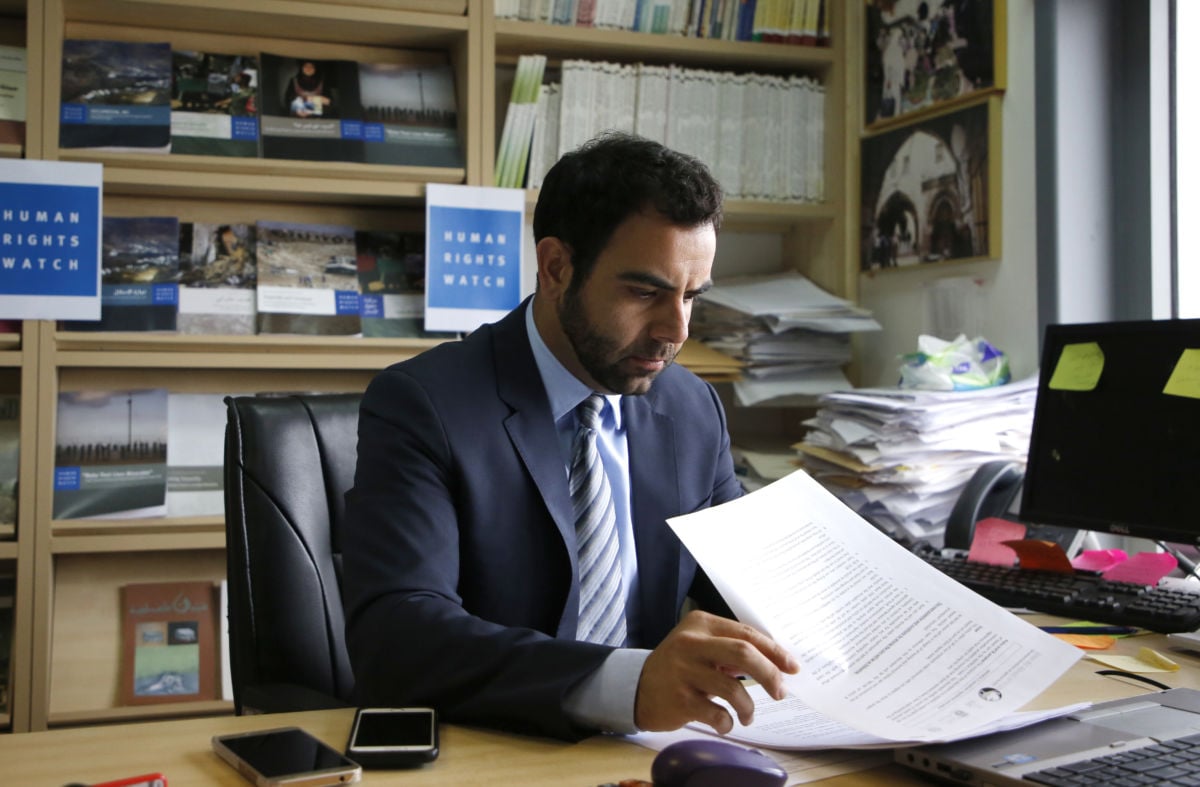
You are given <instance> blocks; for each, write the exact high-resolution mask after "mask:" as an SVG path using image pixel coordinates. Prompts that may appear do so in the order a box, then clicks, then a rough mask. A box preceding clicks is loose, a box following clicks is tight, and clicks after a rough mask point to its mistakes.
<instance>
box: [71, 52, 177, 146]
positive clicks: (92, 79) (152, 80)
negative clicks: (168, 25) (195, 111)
mask: <svg viewBox="0 0 1200 787" xmlns="http://www.w3.org/2000/svg"><path fill="white" fill-rule="evenodd" d="M58 144H59V147H63V148H104V149H108V150H124V151H130V150H132V151H141V152H147V151H157V152H162V153H165V152H168V151H169V150H170V147H171V45H170V44H166V43H148V42H135V41H100V40H83V39H72V38H68V39H66V40H64V41H63V60H62V107H61V113H60V116H59V137H58Z"/></svg>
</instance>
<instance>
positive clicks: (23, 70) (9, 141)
mask: <svg viewBox="0 0 1200 787" xmlns="http://www.w3.org/2000/svg"><path fill="white" fill-rule="evenodd" d="M26 59H27V56H26V52H25V47H21V46H9V45H5V44H0V145H23V144H25V92H26V83H27V80H28V77H27V71H28V66H27V64H26Z"/></svg>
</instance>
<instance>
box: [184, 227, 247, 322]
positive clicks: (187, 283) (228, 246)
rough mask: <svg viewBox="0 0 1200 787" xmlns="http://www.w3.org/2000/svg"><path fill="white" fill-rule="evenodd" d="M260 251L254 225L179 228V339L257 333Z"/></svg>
mask: <svg viewBox="0 0 1200 787" xmlns="http://www.w3.org/2000/svg"><path fill="white" fill-rule="evenodd" d="M256 246H257V243H256V236H255V226H254V225H253V224H207V223H201V222H196V223H191V222H185V223H183V224H180V227H179V315H178V317H177V323H176V327H177V329H178V331H179V333H190V334H253V333H254V331H255V315H256V312H257V309H256V307H255V298H256V293H255V287H256V284H257V281H258V274H257V264H256V261H255V260H256Z"/></svg>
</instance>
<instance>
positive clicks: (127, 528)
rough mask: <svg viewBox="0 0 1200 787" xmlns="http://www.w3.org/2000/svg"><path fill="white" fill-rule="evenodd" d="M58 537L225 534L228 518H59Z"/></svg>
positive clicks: (56, 524) (56, 522)
mask: <svg viewBox="0 0 1200 787" xmlns="http://www.w3.org/2000/svg"><path fill="white" fill-rule="evenodd" d="M50 527H51V533H52V534H53V535H54V536H55V537H64V536H65V537H72V538H73V537H77V536H93V535H109V536H120V535H136V536H147V535H173V534H179V533H224V532H225V519H224V517H221V516H205V517H175V518H166V517H147V518H145V519H56V520H54V521H53V522H52V523H51V525H50Z"/></svg>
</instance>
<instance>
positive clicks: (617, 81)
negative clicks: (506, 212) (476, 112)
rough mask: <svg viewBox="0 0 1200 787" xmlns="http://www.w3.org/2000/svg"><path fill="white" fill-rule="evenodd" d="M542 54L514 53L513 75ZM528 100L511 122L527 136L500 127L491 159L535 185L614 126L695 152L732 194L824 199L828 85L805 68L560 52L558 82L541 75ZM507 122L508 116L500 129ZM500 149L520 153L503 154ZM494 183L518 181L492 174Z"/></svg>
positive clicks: (499, 168)
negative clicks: (574, 56) (522, 120)
mask: <svg viewBox="0 0 1200 787" xmlns="http://www.w3.org/2000/svg"><path fill="white" fill-rule="evenodd" d="M540 57H541V56H540V55H525V56H522V58H521V59H519V60H518V63H517V72H518V77H519V78H518V83H517V84H520V77H521V75H522V67H523V65H524V63H525V61H533V60H535V59H536V58H540ZM543 62H544V61H543ZM526 89H527V88H526V87H524V86H521V90H522V91H525V90H526ZM516 94H517V89H516V88H514V98H515V97H516ZM532 106H533V109H532V113H531V114H530V115H529V117H531V118H532V121H531V122H530V123H529V124H528V125H519V124H518V123H515V122H514V123H512V124H511V126H512V128H513V130H514V133H516V132H517V129H523V132H522V133H526V134H528V135H529V136H528V142H521V141H513V142H507V141H506V140H505V139H504V138H503V137H502V140H501V150H500V157H499V158H498V166H497V175H498V176H500V175H501V174H502V173H508V174H510V175H511V174H513V173H516V174H523V173H525V172H527V173H528V178H527V180H526V181H525V184H527V185H528V186H529V187H530V188H537V187H538V186H540V185H541V181H542V178H543V177H544V176H545V173H546V171H547V170H548V169H549V168H550V167H551V166H552V165H553V164H554V162H555V161H557V160H558V158H559V157H560V156H561V155H562V154H564V153H566V152H568V151H571V150H574V149H575V148H577V147H578V146H579V145H581V144H583V143H584V142H586V141H587V140H589V139H591V138H592V137H594V136H595V135H596V134H598V133H600V132H602V131H604V130H607V129H615V130H620V131H628V132H632V133H636V134H639V135H641V136H643V137H647V138H649V139H653V140H656V141H658V142H662V143H663V144H665V145H667V146H668V147H671V148H674V149H676V150H679V151H682V152H684V153H688V154H691V155H693V156H696V157H697V158H699V159H700V160H701V161H703V162H704V163H706V164H708V166H709V167H710V169H712V171H713V174H714V175H715V176H716V178H717V180H718V181H719V182H720V183H721V186H722V187H723V188H724V189H725V192H726V194H727V195H728V196H729V197H733V198H743V199H760V200H779V201H790V202H823V201H824V199H825V182H824V161H825V144H824V138H825V87H824V85H822V84H821V83H820V82H817V81H816V80H814V79H811V78H808V77H801V76H790V77H782V76H775V75H769V74H735V73H728V72H718V71H709V70H704V69H692V68H684V67H681V66H676V65H669V66H657V65H646V64H643V63H636V64H632V65H628V64H618V63H605V62H592V61H586V60H565V61H563V64H562V81H561V83H557V84H555V83H551V84H543V85H540V86H539V88H538V97H537V103H536V104H534V105H532ZM528 107H529V105H528V104H521V103H519V102H517V101H514V102H513V103H510V105H509V112H510V114H512V113H514V112H518V113H521V112H529V109H528ZM509 127H510V124H509V121H508V119H507V118H506V120H505V130H506V131H507V130H508V129H509ZM524 150H528V151H529V153H528V159H529V161H528V165H527V166H526V165H525V163H524V156H523V153H522V151H524ZM506 152H507V154H508V155H516V156H517V157H518V163H517V164H515V165H514V164H512V163H511V162H507V161H504V156H505V154H506ZM501 162H504V163H501ZM497 185H505V186H510V187H520V186H521V185H523V182H522V180H520V179H519V178H518V179H513V180H506V181H504V182H501V181H500V180H499V177H498V179H497Z"/></svg>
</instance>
